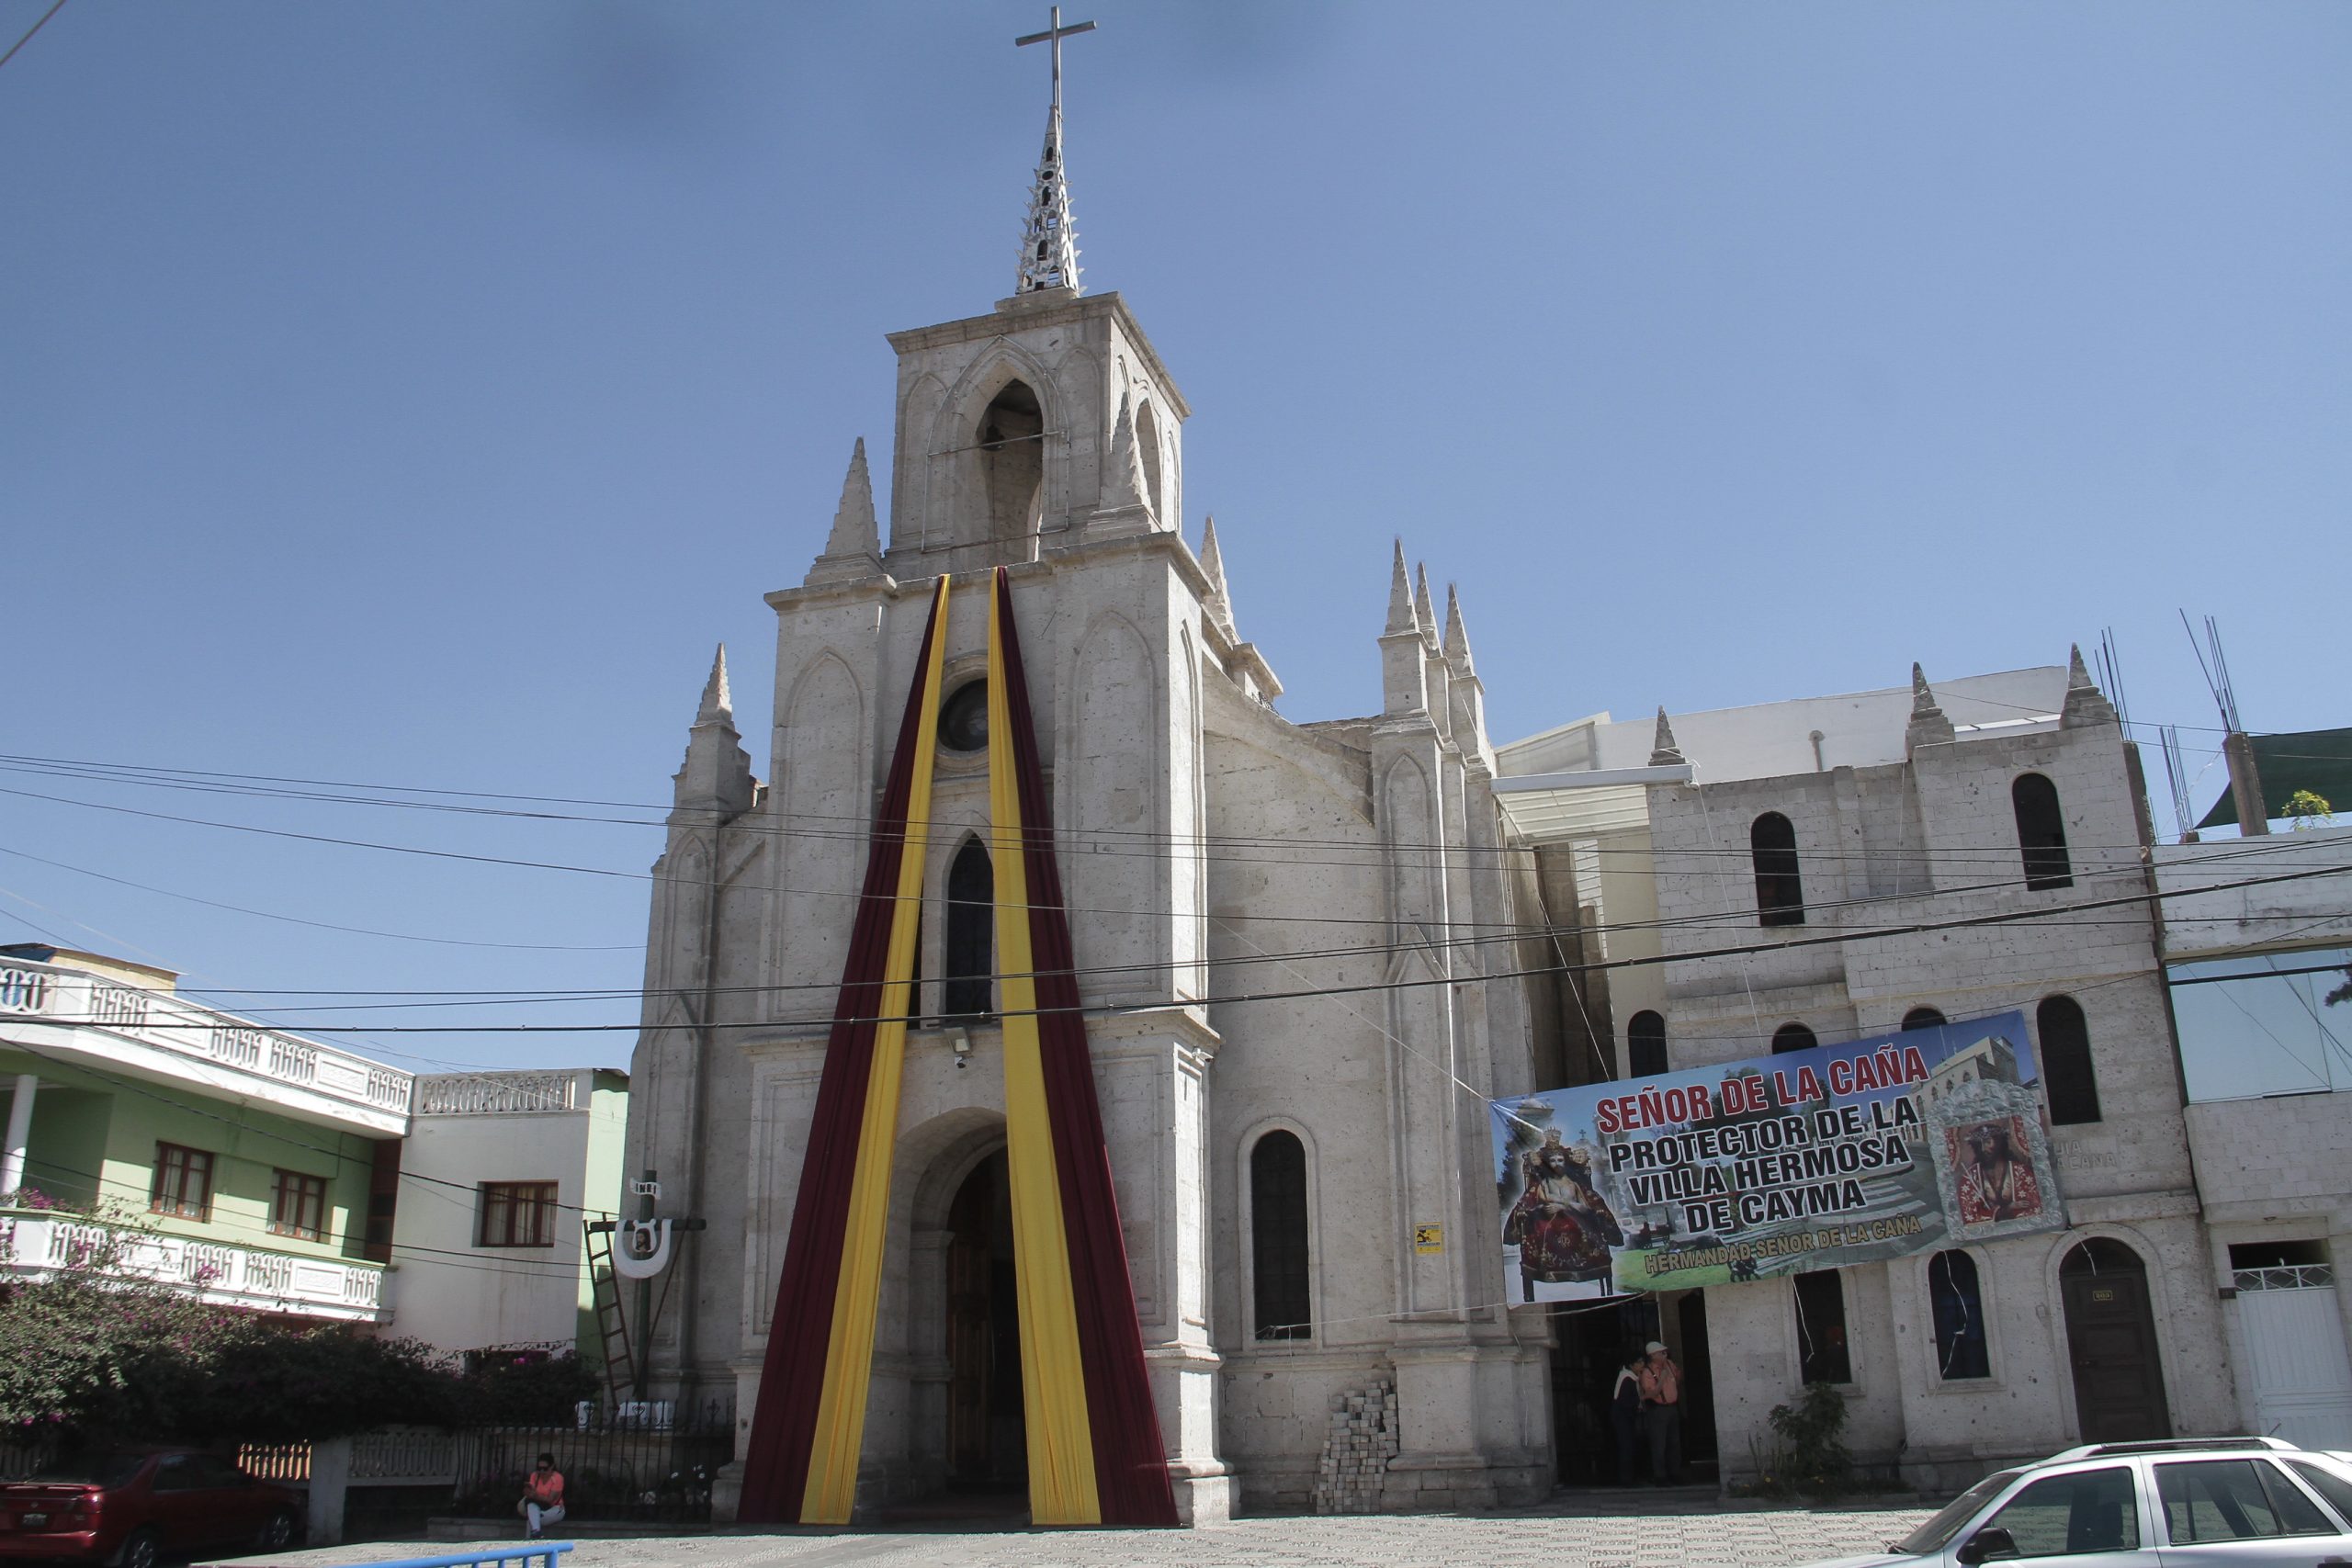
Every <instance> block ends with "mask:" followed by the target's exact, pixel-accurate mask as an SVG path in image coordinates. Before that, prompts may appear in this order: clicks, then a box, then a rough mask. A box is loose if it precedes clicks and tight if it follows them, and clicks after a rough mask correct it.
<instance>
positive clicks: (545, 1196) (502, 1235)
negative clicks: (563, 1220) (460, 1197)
mask: <svg viewBox="0 0 2352 1568" xmlns="http://www.w3.org/2000/svg"><path fill="white" fill-rule="evenodd" d="M555 1209H556V1203H555V1183H554V1182H552V1181H485V1182H483V1183H482V1184H481V1231H480V1233H479V1234H478V1235H477V1236H476V1238H475V1241H474V1245H475V1246H476V1247H553V1246H554V1245H555Z"/></svg>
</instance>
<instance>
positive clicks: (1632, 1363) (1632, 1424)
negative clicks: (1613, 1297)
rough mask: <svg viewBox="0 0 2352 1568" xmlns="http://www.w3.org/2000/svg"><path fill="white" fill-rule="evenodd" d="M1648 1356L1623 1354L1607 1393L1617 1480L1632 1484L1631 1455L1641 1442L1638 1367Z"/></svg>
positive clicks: (1639, 1374)
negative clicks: (1614, 1433) (1621, 1364)
mask: <svg viewBox="0 0 2352 1568" xmlns="http://www.w3.org/2000/svg"><path fill="white" fill-rule="evenodd" d="M1647 1361H1648V1358H1647V1357H1645V1356H1644V1355H1643V1354H1642V1353H1641V1352H1640V1351H1638V1350H1637V1351H1635V1352H1634V1354H1632V1355H1630V1356H1628V1357H1626V1358H1625V1364H1624V1365H1623V1366H1622V1367H1620V1368H1618V1369H1617V1386H1616V1387H1615V1388H1613V1389H1611V1390H1610V1393H1609V1425H1610V1427H1611V1428H1612V1429H1614V1430H1615V1432H1616V1434H1617V1484H1618V1485H1620V1486H1631V1485H1633V1484H1634V1467H1635V1465H1636V1464H1637V1463H1638V1461H1636V1459H1635V1458H1634V1455H1635V1454H1636V1453H1637V1452H1638V1451H1639V1450H1640V1449H1641V1445H1642V1368H1643V1367H1644V1366H1645V1364H1647Z"/></svg>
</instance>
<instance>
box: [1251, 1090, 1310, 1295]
mask: <svg viewBox="0 0 2352 1568" xmlns="http://www.w3.org/2000/svg"><path fill="white" fill-rule="evenodd" d="M1250 1264H1251V1268H1250V1277H1251V1280H1252V1282H1253V1284H1254V1285H1255V1291H1254V1295H1255V1297H1256V1301H1255V1305H1256V1307H1257V1312H1256V1314H1255V1323H1256V1325H1257V1335H1258V1337H1259V1338H1261V1339H1305V1338H1306V1337H1308V1335H1309V1333H1310V1332H1311V1330H1312V1327H1313V1325H1312V1323H1311V1322H1310V1320H1311V1319H1312V1318H1313V1316H1314V1313H1313V1311H1312V1309H1310V1308H1309V1306H1308V1305H1307V1301H1306V1145H1304V1144H1302V1143H1300V1142H1299V1141H1298V1134H1295V1133H1291V1132H1285V1131H1283V1130H1282V1129H1279V1128H1277V1129H1276V1130H1275V1131H1273V1132H1271V1133H1269V1134H1266V1135H1265V1136H1264V1137H1262V1138H1261V1139H1259V1140H1258V1143H1257V1146H1256V1147H1255V1148H1252V1149H1251V1150H1250Z"/></svg>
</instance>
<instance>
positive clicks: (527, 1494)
mask: <svg viewBox="0 0 2352 1568" xmlns="http://www.w3.org/2000/svg"><path fill="white" fill-rule="evenodd" d="M516 1512H518V1513H520V1514H521V1515H522V1516H523V1517H524V1518H525V1519H526V1520H527V1521H528V1522H529V1524H530V1527H531V1539H532V1540H538V1539H539V1532H540V1531H542V1530H544V1529H547V1527H548V1526H549V1525H560V1524H561V1523H563V1472H561V1471H560V1470H558V1469H556V1467H555V1455H553V1454H541V1455H540V1456H539V1462H538V1464H537V1466H535V1467H534V1468H533V1469H532V1471H531V1473H530V1475H529V1476H528V1477H527V1478H526V1479H525V1481H524V1483H523V1501H522V1505H521V1506H520V1507H519V1508H517V1509H516Z"/></svg>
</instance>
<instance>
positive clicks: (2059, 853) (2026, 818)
mask: <svg viewBox="0 0 2352 1568" xmlns="http://www.w3.org/2000/svg"><path fill="white" fill-rule="evenodd" d="M2009 805H2010V807H2012V808H2013V809H2014V810H2015V811H2016V812H2017V818H2018V849H2019V850H2020V851H2022V852H2024V855H2025V885H2026V886H2028V887H2072V886H2074V885H2075V869H2074V867H2073V865H2071V864H2070V863H2068V862H2067V859H2066V821H2065V818H2064V817H2062V816H2060V815H2059V811H2058V786H2057V785H2056V784H2052V783H2051V782H2050V781H2049V780H2048V779H2046V778H2043V777H2042V776H2041V774H2040V773H2019V774H2018V778H2017V782H2016V783H2015V784H2011V785H2009Z"/></svg>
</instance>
